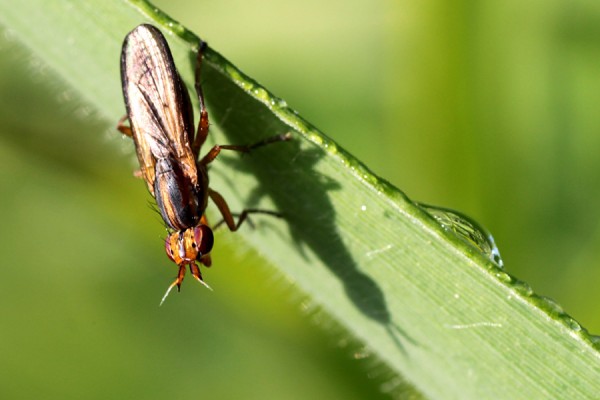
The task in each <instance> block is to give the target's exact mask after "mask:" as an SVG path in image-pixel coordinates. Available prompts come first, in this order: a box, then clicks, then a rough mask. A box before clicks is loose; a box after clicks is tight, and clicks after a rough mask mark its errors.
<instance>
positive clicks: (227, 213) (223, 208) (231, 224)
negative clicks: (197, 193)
mask: <svg viewBox="0 0 600 400" xmlns="http://www.w3.org/2000/svg"><path fill="white" fill-rule="evenodd" d="M208 195H209V196H210V198H211V199H212V201H213V202H214V203H215V204H216V205H217V208H218V209H219V211H220V212H221V215H222V216H223V220H222V221H220V222H219V223H217V224H216V225H215V226H214V227H213V229H217V228H218V227H219V226H221V225H222V224H223V223H225V224H227V227H228V228H229V230H230V231H232V232H235V231H237V230H238V229H239V228H240V226H241V225H242V223H243V222H244V221H245V220H246V219H247V218H248V215H249V214H266V215H271V216H273V217H279V218H281V214H280V213H278V212H276V211H270V210H261V209H257V208H249V209H246V210H243V211H242V212H241V213H240V214H236V215H239V216H238V221H237V223H236V222H235V221H234V219H233V216H234V214H232V213H231V210H229V206H228V205H227V202H226V201H225V199H224V198H223V196H221V195H220V194H219V192H216V191H214V190H212V189H210V188H209V189H208Z"/></svg>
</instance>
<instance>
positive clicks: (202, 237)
mask: <svg viewBox="0 0 600 400" xmlns="http://www.w3.org/2000/svg"><path fill="white" fill-rule="evenodd" d="M194 241H195V242H196V246H197V250H198V253H200V255H204V254H208V253H210V251H211V250H212V248H213V243H214V238H213V232H212V229H210V228H209V227H208V226H207V225H198V226H197V227H195V228H194Z"/></svg>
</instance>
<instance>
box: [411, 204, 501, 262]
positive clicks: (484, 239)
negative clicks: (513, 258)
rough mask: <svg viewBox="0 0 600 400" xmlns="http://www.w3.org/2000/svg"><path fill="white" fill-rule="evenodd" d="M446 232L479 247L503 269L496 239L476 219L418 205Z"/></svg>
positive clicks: (454, 212) (425, 205) (438, 208)
mask: <svg viewBox="0 0 600 400" xmlns="http://www.w3.org/2000/svg"><path fill="white" fill-rule="evenodd" d="M418 205H419V206H420V207H421V208H423V209H424V210H425V211H426V212H427V213H428V214H429V215H431V216H432V217H433V218H435V220H436V221H437V222H438V223H439V224H440V225H441V226H442V227H443V228H444V229H445V230H446V231H449V232H452V233H454V234H455V235H456V236H458V237H459V238H461V239H462V240H464V241H465V242H467V243H470V244H471V245H474V246H475V247H477V248H478V249H479V250H480V251H481V252H482V253H483V255H485V256H486V257H487V258H488V259H490V260H491V261H493V262H494V263H495V264H496V265H497V266H498V267H500V268H503V267H504V262H503V261H502V257H500V250H498V246H496V242H495V241H494V237H493V236H492V234H491V233H489V232H488V231H487V230H486V229H485V228H484V227H482V226H481V225H480V224H479V223H477V222H476V221H475V220H474V219H472V218H470V217H468V216H466V215H465V214H462V213H460V212H458V211H454V210H450V209H448V208H443V207H436V206H430V205H427V204H421V203H419V204H418Z"/></svg>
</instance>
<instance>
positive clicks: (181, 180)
mask: <svg viewBox="0 0 600 400" xmlns="http://www.w3.org/2000/svg"><path fill="white" fill-rule="evenodd" d="M205 46H206V45H205V43H204V42H202V41H201V42H200V44H199V46H198V53H197V60H196V69H195V89H196V93H197V96H198V101H199V104H200V121H199V123H198V127H197V129H194V114H193V109H192V103H191V100H190V96H189V93H188V91H187V89H186V87H185V85H184V83H183V81H182V79H181V77H180V75H179V73H178V72H177V70H176V69H175V64H174V62H173V57H172V55H171V51H170V49H169V46H168V44H167V41H166V39H165V38H164V36H163V35H162V33H161V32H160V31H159V30H158V29H157V28H155V27H154V26H152V25H148V24H142V25H139V26H138V27H136V28H135V29H134V30H132V31H131V32H130V33H129V34H127V36H126V37H125V40H124V42H123V48H122V52H121V83H122V87H123V97H124V99H125V106H126V108H127V115H126V116H124V117H123V118H121V120H120V121H119V123H118V126H117V129H118V130H119V131H121V132H122V133H123V134H125V135H126V136H129V137H132V138H133V141H134V143H135V148H136V153H137V157H138V160H139V163H140V171H139V175H141V177H142V178H143V179H144V180H145V181H146V184H147V186H148V190H149V191H150V193H151V194H152V196H153V197H154V198H155V200H156V204H157V206H158V210H159V211H160V214H161V216H162V218H163V220H164V222H165V224H166V225H167V227H168V229H169V230H170V232H171V233H170V234H169V235H168V236H167V238H166V240H165V250H166V253H167V256H168V257H169V258H170V259H171V260H172V261H173V262H175V263H176V264H177V265H178V266H179V272H178V274H177V278H176V279H175V281H174V282H173V283H172V284H171V285H170V286H169V288H168V289H167V291H166V293H165V295H164V296H163V298H162V301H161V304H162V303H163V302H164V300H165V299H166V297H167V296H168V295H169V293H170V291H171V289H173V287H175V286H177V289H178V290H179V289H180V288H181V283H182V282H183V279H184V277H185V271H186V266H189V268H190V272H191V274H192V276H193V277H194V278H195V279H196V280H197V281H199V282H200V283H202V284H203V285H205V286H207V287H208V285H207V284H206V283H205V282H204V280H203V279H202V274H201V272H200V268H199V266H198V264H197V263H198V262H199V263H201V264H202V265H204V266H206V267H209V266H210V265H211V257H210V251H211V249H212V247H213V241H214V238H213V231H212V229H211V228H210V227H209V225H208V221H207V219H206V215H205V214H204V212H205V210H206V207H207V203H208V199H209V198H210V199H211V200H212V201H213V202H214V203H215V204H216V206H217V208H218V209H219V211H220V213H221V215H222V216H223V221H222V222H224V223H225V224H226V225H227V227H228V228H229V229H230V230H231V231H236V230H237V229H238V228H239V227H240V225H241V224H242V223H243V222H244V220H245V219H246V217H247V216H248V214H250V213H263V214H270V215H275V216H279V214H278V213H277V212H273V211H268V210H260V209H246V210H243V211H242V212H241V213H240V214H239V216H238V220H237V222H235V220H234V217H233V214H232V213H231V211H230V209H229V206H228V205H227V202H226V201H225V199H224V198H223V197H222V196H221V195H220V194H219V193H218V192H216V191H215V190H213V189H211V188H210V187H209V184H208V182H209V180H208V170H207V166H208V164H210V163H211V162H212V161H214V160H215V158H216V157H217V156H218V155H219V153H220V152H221V150H233V151H238V152H243V153H248V152H250V151H252V150H254V149H256V148H258V147H261V146H264V145H267V144H271V143H275V142H280V141H286V140H289V139H290V138H291V136H290V134H289V133H288V134H283V135H276V136H272V137H269V138H267V139H265V140H262V141H260V142H258V143H254V144H251V145H220V146H219V145H215V146H214V147H212V148H211V149H210V150H209V151H208V153H207V154H206V155H205V156H204V157H202V158H201V159H199V153H200V148H201V147H202V145H203V144H204V142H205V141H206V138H207V136H208V127H209V121H208V112H207V110H206V106H205V103H204V96H203V94H202V87H201V85H200V66H201V61H202V52H203V49H204V48H205ZM126 120H129V126H127V125H125V121H126ZM220 224H221V223H219V224H217V226H218V225H220Z"/></svg>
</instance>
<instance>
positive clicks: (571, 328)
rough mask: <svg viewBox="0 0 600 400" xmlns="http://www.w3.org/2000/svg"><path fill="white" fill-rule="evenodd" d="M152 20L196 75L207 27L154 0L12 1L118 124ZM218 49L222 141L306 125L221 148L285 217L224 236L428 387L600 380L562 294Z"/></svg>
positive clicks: (53, 57)
mask: <svg viewBox="0 0 600 400" xmlns="http://www.w3.org/2000/svg"><path fill="white" fill-rule="evenodd" d="M23 3H25V2H23ZM48 19H51V20H50V21H48ZM142 22H151V23H153V24H154V25H157V26H159V27H160V28H161V29H162V30H163V32H165V33H166V34H167V40H168V41H169V43H170V45H171V48H172V50H173V53H174V56H175V62H176V65H178V68H179V70H180V72H181V73H182V75H183V77H184V80H185V81H186V82H187V84H188V85H189V87H190V88H192V87H193V81H192V79H193V78H192V76H193V73H192V71H193V63H194V57H195V56H194V51H195V49H196V47H197V43H198V39H197V37H196V36H195V35H194V34H192V33H191V32H188V31H187V30H185V28H183V27H182V26H180V25H179V24H178V23H176V22H175V21H171V20H170V19H169V18H168V17H167V16H165V15H163V14H162V13H160V12H159V11H157V10H155V9H154V8H153V7H152V6H151V5H149V4H147V3H146V2H143V1H129V2H121V1H103V2H100V1H98V2H96V1H94V2H92V1H89V2H80V1H63V2H48V1H39V0H38V1H34V0H30V1H29V2H27V4H22V5H16V3H15V4H8V2H3V3H0V23H1V24H2V25H3V26H4V27H5V28H6V29H7V33H8V34H10V35H12V36H14V37H15V38H16V39H17V40H18V41H19V42H21V43H22V44H23V45H24V46H26V47H27V48H28V49H29V50H30V51H31V53H32V54H33V55H34V56H35V57H36V58H37V59H39V60H43V62H44V63H45V64H46V65H47V66H48V68H50V69H51V70H52V71H54V72H55V73H56V74H57V75H58V76H60V77H61V78H62V80H63V81H64V82H65V83H66V84H67V85H68V86H70V87H71V88H72V89H75V90H77V91H78V92H79V93H80V95H81V97H82V98H83V99H84V101H85V102H86V103H87V104H88V105H89V107H91V108H92V109H93V111H94V113H95V114H96V115H97V116H98V117H99V118H100V119H102V120H104V121H106V124H107V126H112V125H114V122H115V121H116V120H118V118H119V117H120V116H121V115H122V114H123V102H122V98H121V90H120V87H119V84H118V82H119V65H118V62H117V61H118V59H119V53H120V46H121V43H122V40H123V37H124V36H125V34H126V33H127V32H128V31H130V30H131V29H132V28H133V27H134V26H136V25H137V24H139V23H142ZM38 26H52V29H51V30H40V29H37V27H38ZM240 40H243V38H240ZM204 60H205V63H204V65H203V87H204V90H205V96H206V100H207V103H208V107H209V113H210V117H211V124H212V125H211V140H212V141H213V142H219V143H249V142H252V141H254V140H257V139H259V138H263V137H265V136H270V135H273V134H278V133H285V132H293V134H294V140H293V141H292V142H290V143H283V144H277V145H273V146H272V147H269V148H265V149H261V150H259V151H257V152H255V153H254V154H252V155H250V156H247V157H242V158H239V157H237V156H236V155H223V156H222V157H220V159H219V164H218V166H215V167H214V168H213V169H212V170H211V185H212V186H213V187H214V188H216V189H217V190H219V191H220V192H221V193H222V194H223V195H224V197H225V198H226V199H228V201H229V202H230V206H231V208H232V209H236V210H239V209H242V208H243V207H260V208H266V209H277V210H280V211H281V212H283V213H284V214H285V219H284V220H273V219H271V220H264V219H260V221H258V219H257V220H256V221H255V224H256V225H257V229H254V230H251V229H245V230H241V231H240V232H239V233H237V234H236V235H235V237H236V238H235V239H232V236H233V235H224V234H221V235H219V236H218V237H217V240H238V237H243V238H244V239H245V241H246V242H247V243H248V244H249V245H250V246H251V247H253V248H254V249H256V251H258V252H259V253H260V254H262V255H263V257H264V258H265V259H266V260H268V261H269V262H270V263H271V264H272V265H273V266H274V267H275V268H276V269H277V270H278V271H279V272H280V273H281V274H283V275H284V276H285V277H286V278H287V279H288V280H289V281H291V282H293V283H294V284H295V285H296V286H297V287H298V288H300V290H301V291H303V292H304V293H306V295H307V297H308V300H307V302H306V307H307V308H311V307H314V306H318V307H322V309H324V310H325V311H326V313H327V314H329V315H331V316H332V317H334V319H335V320H336V321H338V322H339V323H340V324H341V325H343V326H344V327H345V328H346V329H347V330H348V331H349V332H351V333H352V335H354V336H355V337H356V338H358V339H359V340H360V341H361V342H362V343H364V345H365V350H364V352H361V353H360V354H357V356H364V355H373V356H374V357H376V358H378V359H379V360H381V361H382V362H384V363H385V364H386V365H387V366H388V367H389V368H390V369H391V370H392V371H393V372H394V373H395V374H397V375H398V376H402V379H404V380H406V381H407V382H409V383H410V384H412V385H414V386H415V387H416V388H418V390H419V391H420V392H421V393H422V394H423V395H424V396H426V397H429V398H460V399H471V398H473V399H480V398H494V399H499V398H507V399H519V398H524V399H531V398H593V397H596V396H597V395H598V393H600V363H599V354H598V349H597V347H598V346H597V344H595V343H594V338H592V337H590V336H589V335H588V334H587V332H586V331H585V329H583V328H582V327H580V326H579V324H577V322H575V321H574V320H573V319H571V318H570V317H568V316H567V315H566V314H565V313H564V312H563V311H562V310H561V309H560V308H559V307H558V306H557V305H555V304H554V303H552V302H551V301H550V300H546V299H543V298H540V297H538V296H536V295H534V294H533V292H532V291H531V289H530V288H529V287H528V286H527V285H526V284H524V283H522V282H520V281H518V280H516V279H514V278H513V277H511V276H510V275H508V274H507V273H506V272H504V271H503V270H501V269H499V268H498V267H497V266H496V265H495V264H494V263H493V262H492V261H491V260H489V259H488V258H486V257H485V256H484V255H482V254H481V253H480V252H479V251H478V249H477V248H475V247H473V246H471V245H469V244H468V243H466V242H464V241H463V240H462V239H461V238H459V237H457V236H454V235H453V234H452V233H451V232H448V231H447V230H446V229H444V227H443V226H441V225H439V224H438V223H437V222H436V221H435V220H434V219H433V218H432V217H431V216H429V215H428V214H427V213H426V212H424V211H423V210H422V209H421V208H420V207H418V206H417V205H416V204H414V203H413V202H411V201H410V200H409V199H408V198H407V197H406V196H405V195H404V194H403V193H402V192H400V191H399V190H398V189H396V188H395V187H393V186H391V185H390V184H388V183H387V182H386V181H384V180H383V179H381V178H379V177H377V176H375V175H373V174H372V173H371V171H370V170H369V169H368V168H367V167H366V166H364V165H363V164H361V163H360V162H359V161H358V160H356V159H355V158H354V157H352V155H350V154H348V153H347V152H346V151H344V149H343V148H341V147H340V146H339V145H338V144H337V143H335V142H333V141H332V140H330V139H329V138H327V137H326V136H325V135H324V134H322V133H321V132H319V131H318V130H317V129H316V128H315V127H314V126H312V125H311V124H310V123H308V122H307V121H305V120H304V119H302V118H301V117H300V116H298V115H297V114H296V113H295V112H294V111H293V110H292V109H290V108H289V107H287V105H286V104H285V102H284V101H282V100H281V99H278V98H277V97H275V96H274V95H272V94H271V93H270V92H269V91H268V90H266V89H265V88H263V87H261V86H260V85H259V84H258V83H256V82H255V81H253V80H252V79H251V78H249V77H247V76H245V75H244V74H243V73H241V72H240V71H239V70H238V69H237V68H236V67H234V66H233V65H231V64H230V63H229V62H228V61H227V60H226V59H224V58H223V57H222V56H221V55H219V54H218V53H217V52H216V51H215V50H213V49H210V48H209V49H208V50H207V52H206V54H205V57H204ZM265 62H268V60H265ZM290 79H298V77H290ZM415 134H418V132H415ZM209 213H210V215H211V217H212V218H213V220H214V219H215V218H218V217H217V215H216V213H215V212H214V210H209ZM395 384H396V382H394V381H392V382H391V383H390V385H389V387H388V389H389V390H393V389H394V385H395ZM413 395H415V396H418V394H417V393H416V392H413Z"/></svg>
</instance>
